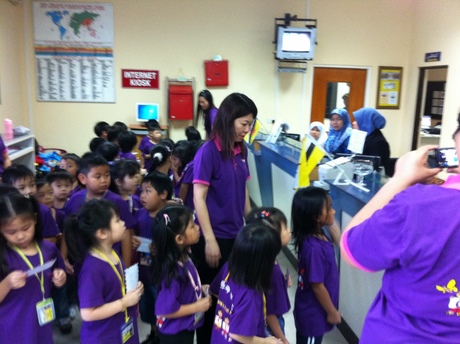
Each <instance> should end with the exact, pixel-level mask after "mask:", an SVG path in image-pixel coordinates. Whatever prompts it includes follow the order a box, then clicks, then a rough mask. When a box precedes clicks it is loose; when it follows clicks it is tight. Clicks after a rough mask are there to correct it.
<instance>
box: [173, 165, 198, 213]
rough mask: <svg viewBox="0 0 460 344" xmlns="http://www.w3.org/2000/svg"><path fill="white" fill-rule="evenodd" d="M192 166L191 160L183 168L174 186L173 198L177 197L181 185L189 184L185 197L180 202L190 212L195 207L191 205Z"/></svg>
mask: <svg viewBox="0 0 460 344" xmlns="http://www.w3.org/2000/svg"><path fill="white" fill-rule="evenodd" d="M193 166H194V162H193V160H192V161H190V162H189V163H188V164H187V165H186V166H185V168H184V170H183V171H182V175H181V177H180V179H179V181H178V182H177V183H176V185H175V186H174V191H175V196H176V197H179V192H180V188H181V186H182V184H189V187H188V192H187V195H186V196H185V199H183V200H182V201H184V205H185V206H187V207H188V208H189V209H191V210H192V211H193V210H195V205H194V204H193Z"/></svg>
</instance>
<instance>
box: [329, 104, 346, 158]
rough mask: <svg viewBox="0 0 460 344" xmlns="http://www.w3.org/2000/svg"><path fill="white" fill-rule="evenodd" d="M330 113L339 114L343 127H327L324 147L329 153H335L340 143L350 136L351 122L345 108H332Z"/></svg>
mask: <svg viewBox="0 0 460 344" xmlns="http://www.w3.org/2000/svg"><path fill="white" fill-rule="evenodd" d="M332 115H339V116H340V118H341V119H342V121H343V127H342V128H341V129H340V130H334V129H332V127H330V128H329V136H328V138H327V141H326V144H325V145H324V148H325V149H326V151H327V152H329V153H335V152H336V151H337V149H338V148H339V147H340V145H341V144H342V143H343V142H344V141H345V140H346V139H348V138H349V137H350V134H351V124H350V116H349V115H348V112H347V110H345V109H334V110H332V112H331V117H332Z"/></svg>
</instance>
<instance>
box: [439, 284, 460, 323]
mask: <svg viewBox="0 0 460 344" xmlns="http://www.w3.org/2000/svg"><path fill="white" fill-rule="evenodd" d="M436 290H438V291H440V292H441V293H443V294H449V300H448V305H447V308H448V310H447V311H446V314H447V315H457V316H460V292H459V291H458V288H457V281H455V280H454V279H451V280H450V281H449V282H447V285H445V286H441V285H436ZM451 294H453V295H451Z"/></svg>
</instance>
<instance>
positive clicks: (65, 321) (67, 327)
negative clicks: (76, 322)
mask: <svg viewBox="0 0 460 344" xmlns="http://www.w3.org/2000/svg"><path fill="white" fill-rule="evenodd" d="M58 324H59V331H61V333H62V334H69V333H70V332H72V322H71V320H70V318H61V319H59V320H58Z"/></svg>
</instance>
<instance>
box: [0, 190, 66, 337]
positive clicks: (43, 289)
mask: <svg viewBox="0 0 460 344" xmlns="http://www.w3.org/2000/svg"><path fill="white" fill-rule="evenodd" d="M37 211H38V204H37V202H36V201H35V199H33V198H30V199H29V198H25V197H24V196H23V195H21V194H19V193H18V192H16V191H10V192H8V193H7V192H2V194H1V195H0V314H1V318H2V320H1V321H0V343H32V342H33V343H53V334H52V321H53V320H55V312H54V305H53V300H52V299H51V290H52V288H53V285H54V286H56V287H62V286H63V285H64V284H65V281H66V274H65V272H64V262H63V260H62V258H61V256H60V254H59V251H58V250H57V248H56V246H55V245H53V244H51V243H49V242H47V241H44V240H42V231H41V223H40V222H37V221H36V217H37V216H36V214H37ZM53 260H54V263H53V264H52V266H51V267H50V268H48V269H46V270H44V271H43V272H41V273H36V274H33V275H32V276H30V277H28V275H27V274H26V271H27V270H30V269H32V268H33V267H36V266H39V265H43V264H44V263H47V262H50V261H53ZM19 324H24V326H18V325H19Z"/></svg>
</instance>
